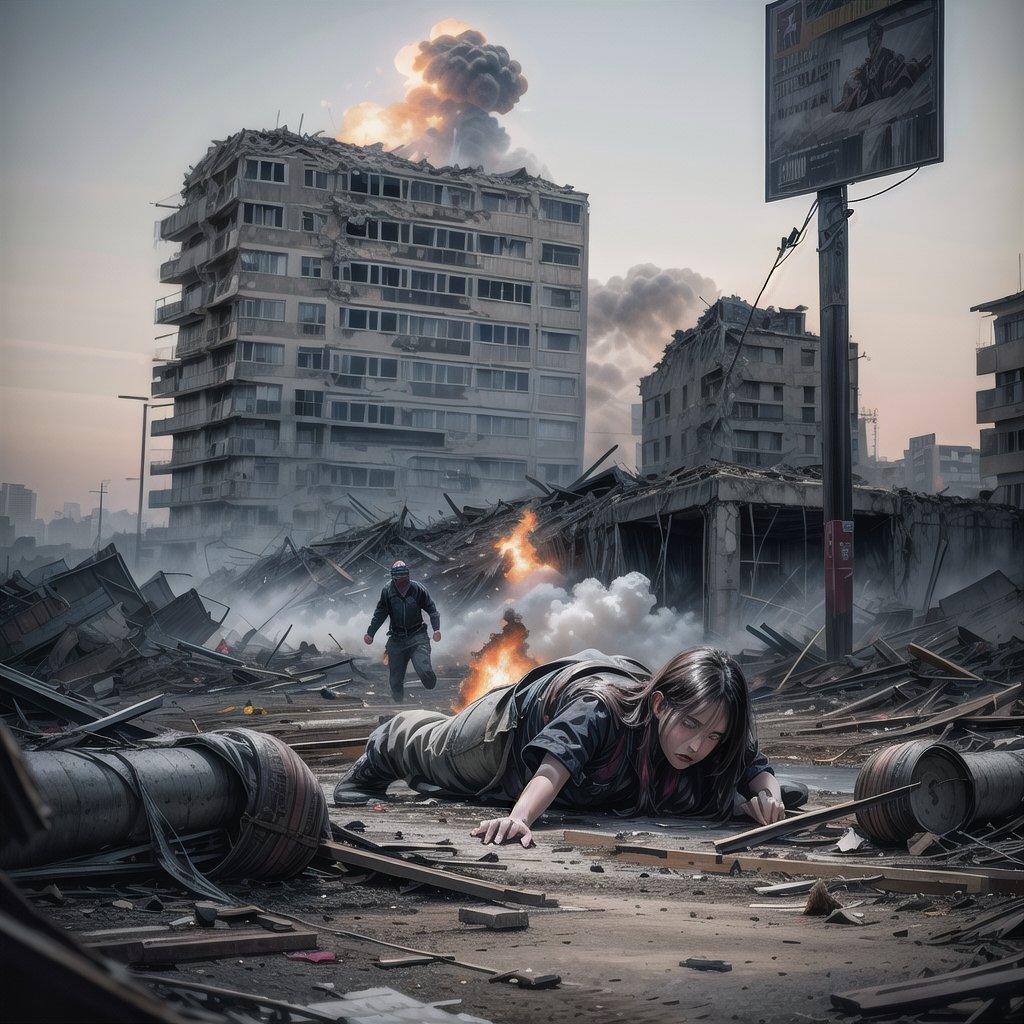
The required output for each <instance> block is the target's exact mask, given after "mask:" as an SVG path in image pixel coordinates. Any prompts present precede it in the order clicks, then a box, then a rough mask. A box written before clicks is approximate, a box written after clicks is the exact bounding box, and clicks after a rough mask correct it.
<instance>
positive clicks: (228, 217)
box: [150, 129, 588, 553]
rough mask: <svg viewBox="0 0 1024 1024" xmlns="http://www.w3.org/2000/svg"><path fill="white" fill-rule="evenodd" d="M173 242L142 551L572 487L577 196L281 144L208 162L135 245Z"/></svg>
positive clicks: (513, 179)
mask: <svg viewBox="0 0 1024 1024" xmlns="http://www.w3.org/2000/svg"><path fill="white" fill-rule="evenodd" d="M159 232H160V237H161V238H163V239H165V240H169V241H175V242H178V243H180V246H181V248H180V251H179V252H178V253H177V255H175V256H174V257H173V258H172V259H170V260H168V261H167V262H166V263H164V264H163V266H162V268H161V275H160V276H161V280H162V281H164V282H166V283H169V284H176V285H179V286H180V288H181V290H180V291H179V292H177V293H176V294H173V295H171V296H168V297H167V298H165V299H163V300H161V301H160V302H159V303H158V305H157V309H156V321H157V323H158V324H161V325H166V326H169V327H175V328H177V341H176V345H175V350H174V358H173V359H172V360H171V361H170V362H167V363H166V364H165V365H163V366H161V367H159V369H157V370H156V371H155V374H154V383H153V388H152V392H153V395H154V396H155V397H157V398H164V399H173V402H174V413H173V415H172V416H170V417H168V418H167V419H164V420H157V421H156V422H155V423H154V424H153V434H154V435H155V436H162V437H170V438H171V439H172V453H171V458H170V460H169V461H166V462H163V463H156V464H154V466H153V472H154V473H164V474H169V475H170V478H171V485H170V487H168V488H165V489H162V490H157V491H154V492H153V493H151V495H150V506H151V507H153V508H167V509H169V510H170V523H169V526H168V528H167V529H166V530H165V531H163V534H164V535H163V537H162V538H161V540H163V541H164V542H165V544H173V545H176V546H177V547H178V549H179V550H180V551H181V552H182V553H185V552H187V551H188V550H193V551H194V550H196V549H197V548H198V547H199V546H200V545H203V544H205V543H208V542H209V541H211V540H216V539H228V538H234V539H239V538H242V537H248V538H253V537H255V538H257V539H263V540H264V541H267V540H270V539H271V538H273V537H275V536H278V535H283V534H285V533H287V534H288V535H290V536H291V537H292V538H294V539H295V540H296V541H298V542H300V543H301V542H304V541H305V540H308V539H310V538H312V537H315V536H322V535H324V534H325V533H331V532H334V531H335V530H336V529H338V528H340V527H342V526H344V525H345V524H347V523H352V522H355V521H359V520H360V517H363V518H365V517H366V511H365V510H366V509H370V510H372V512H373V514H374V515H376V514H379V513H380V512H381V511H384V512H387V511H389V510H395V511H397V510H398V509H400V508H402V507H403V506H406V507H408V508H409V509H410V510H411V511H412V512H413V513H414V514H415V515H418V516H420V517H421V518H427V517H430V516H435V515H436V514H437V513H438V511H439V510H441V509H445V510H447V507H446V505H445V497H444V495H445V494H448V493H450V494H451V495H452V499H453V500H455V501H458V502H459V503H460V504H466V503H469V504H483V503H485V502H487V501H493V500H495V499H500V498H514V497H519V496H522V495H524V494H526V493H530V492H532V491H533V490H534V488H533V487H532V486H531V484H530V483H529V482H528V478H533V479H538V480H540V481H542V482H545V483H551V484H556V485H558V484H562V485H564V484H568V483H570V482H572V481H573V480H575V479H576V478H577V477H578V476H579V473H580V469H581V464H582V454H583V430H584V379H583V378H584V368H585V365H586V330H585V324H586V311H587V310H586V307H587V294H586V281H587V236H588V206H587V197H586V196H585V195H584V194H583V193H580V192H576V191H574V190H573V189H572V188H571V187H569V186H564V187H563V186H557V185H554V184H552V183H550V182H547V181H544V180H543V179H540V178H537V177H533V176H531V175H529V174H527V173H526V172H525V171H516V172H513V173H504V174H486V173H484V172H482V171H481V170H479V169H464V168H459V167H443V168H435V167H433V166H431V165H430V164H428V163H426V162H419V163H413V162H411V161H409V160H405V159H402V158H401V157H398V156H395V155H393V154H389V153H386V152H384V151H383V149H382V148H381V147H380V146H372V147H359V146H353V145H348V144H344V143H339V142H335V141H333V140H329V139H323V138H319V137H310V136H300V135H296V134H294V133H292V132H289V131H287V129H281V130H275V131H263V132H260V131H242V132H239V133H238V134H236V135H234V136H232V137H231V138H230V139H228V140H227V141H224V142H218V143H215V144H214V145H213V146H212V147H211V148H210V150H209V152H208V153H207V154H206V156H205V157H204V158H203V159H202V160H200V161H199V162H198V164H197V165H196V166H195V167H194V168H193V169H192V170H191V171H190V172H189V173H188V175H187V177H186V179H185V184H184V188H183V190H182V205H181V208H180V209H179V210H178V211H177V212H175V213H174V214H172V215H171V216H169V217H167V218H165V219H164V220H163V221H162V222H161V223H160V225H159Z"/></svg>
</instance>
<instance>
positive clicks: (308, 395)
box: [295, 388, 324, 417]
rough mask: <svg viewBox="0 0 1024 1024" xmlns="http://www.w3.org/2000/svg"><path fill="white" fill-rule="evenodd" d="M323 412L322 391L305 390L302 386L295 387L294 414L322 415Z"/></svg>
mask: <svg viewBox="0 0 1024 1024" xmlns="http://www.w3.org/2000/svg"><path fill="white" fill-rule="evenodd" d="M323 413H324V393H323V392H322V391H307V390H305V389H303V388H296V389H295V415H296V416H317V417H319V416H322V415H323Z"/></svg>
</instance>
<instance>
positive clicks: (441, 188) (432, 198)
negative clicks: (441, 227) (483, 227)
mask: <svg viewBox="0 0 1024 1024" xmlns="http://www.w3.org/2000/svg"><path fill="white" fill-rule="evenodd" d="M409 198H410V199H411V200H412V201H413V202H415V203H434V204H435V205H436V206H454V207H457V208H459V209H463V210H468V209H471V208H472V206H473V193H472V192H471V191H470V190H469V189H467V188H458V187H456V186H455V185H442V184H439V183H437V182H433V181H411V182H409Z"/></svg>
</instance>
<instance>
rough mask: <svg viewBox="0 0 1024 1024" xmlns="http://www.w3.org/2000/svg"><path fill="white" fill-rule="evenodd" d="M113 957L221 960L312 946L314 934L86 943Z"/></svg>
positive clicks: (261, 932)
mask: <svg viewBox="0 0 1024 1024" xmlns="http://www.w3.org/2000/svg"><path fill="white" fill-rule="evenodd" d="M85 945H86V946H87V947H88V948H89V949H94V950H96V952H98V953H102V954H103V955H104V956H109V957H110V958H111V959H112V960H119V961H121V962H122V963H128V964H166V963H181V962H183V961H186V960H221V959H223V958H225V957H236V956H266V955H267V954H269V953H280V952H286V951H289V950H296V949H315V948H316V945H317V933H316V932H313V931H294V932H268V931H266V930H265V929H263V928H260V929H258V930H255V931H249V930H245V931H242V930H236V929H231V928H227V929H224V930H218V931H215V932H213V933H211V932H210V931H208V930H204V931H203V933H202V934H201V935H194V936H193V935H190V936H182V935H175V936H168V937H167V938H151V939H146V938H136V939H120V940H119V939H108V940H104V939H99V940H95V941H92V942H86V943H85Z"/></svg>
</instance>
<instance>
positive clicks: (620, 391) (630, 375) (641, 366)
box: [586, 263, 718, 467]
mask: <svg viewBox="0 0 1024 1024" xmlns="http://www.w3.org/2000/svg"><path fill="white" fill-rule="evenodd" d="M717 298H718V287H717V286H716V285H715V283H714V281H712V280H710V278H707V277H702V276H701V275H700V274H698V273H696V272H695V271H693V270H679V269H676V268H669V269H667V270H662V269H660V268H659V267H656V266H654V265H653V264H650V263H643V264H639V265H637V266H634V267H630V269H629V270H628V271H627V273H626V276H625V277H613V278H610V279H609V281H608V282H607V284H602V283H601V282H600V281H591V282H590V293H589V312H588V316H587V408H588V410H591V413H592V412H593V410H597V409H600V410H601V426H602V427H603V428H604V429H603V430H602V429H599V428H598V426H597V425H596V424H595V423H594V422H593V420H591V422H590V423H589V424H588V431H587V436H588V443H587V453H586V457H587V459H588V460H590V459H593V458H596V457H597V456H598V455H600V454H601V453H603V452H604V451H607V449H608V448H610V447H611V446H612V445H613V444H619V446H620V450H619V452H618V453H617V454H616V458H615V461H616V462H622V463H624V464H625V465H628V466H630V467H632V465H633V461H634V460H633V443H634V439H633V437H632V431H631V430H630V406H631V405H633V404H635V403H636V402H637V401H638V400H639V398H638V392H637V386H638V382H639V380H640V378H641V377H643V376H646V375H647V374H649V373H650V372H651V370H652V368H653V367H654V364H655V363H657V362H658V361H659V360H660V359H661V356H662V353H663V352H664V350H665V346H666V345H667V344H668V343H669V342H670V341H671V340H672V335H673V334H674V333H675V332H676V331H678V330H685V329H686V328H688V327H692V326H694V324H696V322H697V318H698V317H699V316H700V313H701V311H702V310H703V309H704V306H705V303H711V302H714V301H715V299H717ZM702 300H703V301H702Z"/></svg>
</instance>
